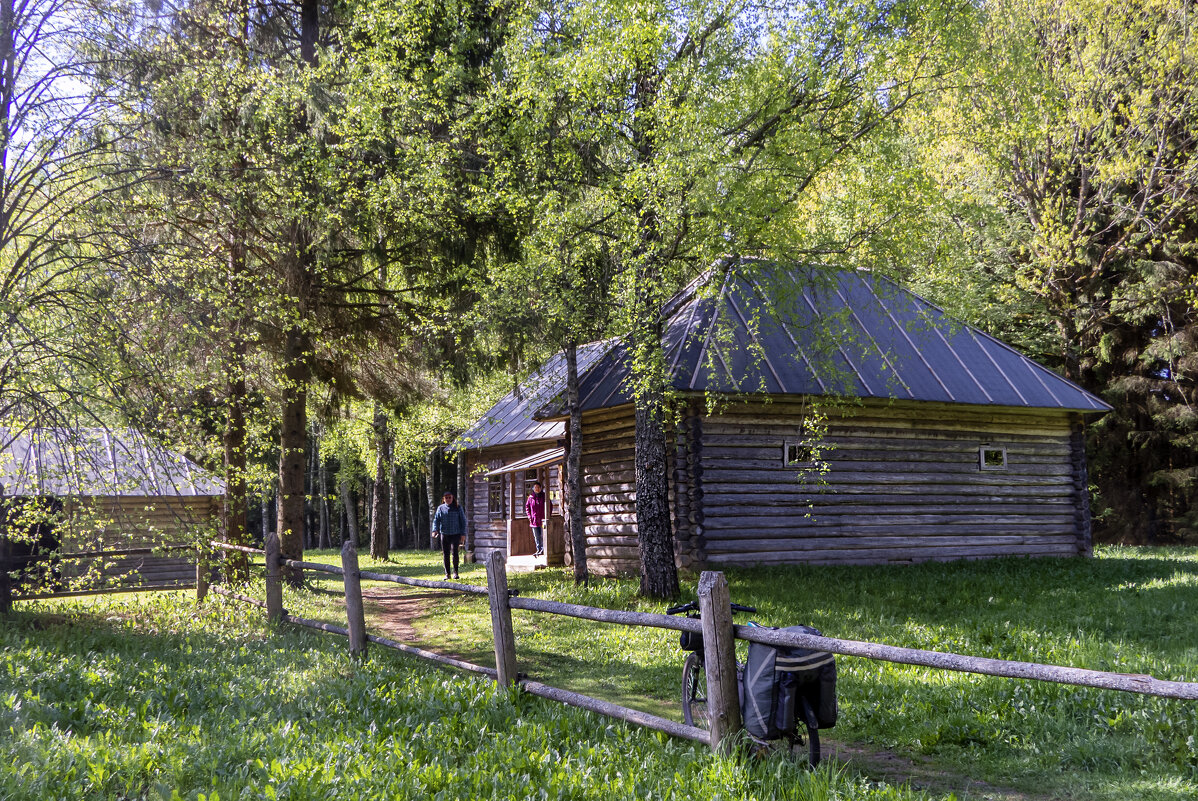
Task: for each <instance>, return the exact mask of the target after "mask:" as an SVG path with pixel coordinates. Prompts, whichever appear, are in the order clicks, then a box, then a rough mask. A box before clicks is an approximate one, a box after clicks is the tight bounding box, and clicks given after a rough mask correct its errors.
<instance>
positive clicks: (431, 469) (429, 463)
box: [424, 448, 437, 551]
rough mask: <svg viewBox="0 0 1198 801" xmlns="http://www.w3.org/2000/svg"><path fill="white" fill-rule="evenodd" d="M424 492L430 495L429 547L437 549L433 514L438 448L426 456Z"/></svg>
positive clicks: (435, 498)
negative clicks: (434, 540)
mask: <svg viewBox="0 0 1198 801" xmlns="http://www.w3.org/2000/svg"><path fill="white" fill-rule="evenodd" d="M424 492H425V494H426V495H427V496H428V547H429V549H430V550H434V551H435V550H437V543H435V542H433V516H434V515H436V514H437V449H436V448H433V449H432V450H431V451H429V452H428V455H427V456H425V457H424Z"/></svg>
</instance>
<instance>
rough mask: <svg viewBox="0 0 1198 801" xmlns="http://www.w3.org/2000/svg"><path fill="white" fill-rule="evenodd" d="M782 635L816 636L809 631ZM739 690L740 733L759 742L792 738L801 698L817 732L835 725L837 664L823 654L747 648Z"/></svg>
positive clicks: (795, 628)
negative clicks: (742, 725)
mask: <svg viewBox="0 0 1198 801" xmlns="http://www.w3.org/2000/svg"><path fill="white" fill-rule="evenodd" d="M782 631H792V632H798V633H802V634H815V635H819V634H820V632H819V630H818V629H813V628H811V627H810V626H790V627H788V628H785V629H782ZM740 689H741V710H742V713H743V716H744V721H745V728H746V729H748V730H749V734H751V735H753V736H754V737H757V738H758V739H761V740H775V739H778V738H779V737H782V736H784V735H787V734H790V733H792V732H793V731H794V726H795V715H796V714H799V715H800V716H801V715H802V713H801V711H800V710H801V709H802V705H801V704H800V702H799V698H800V697H803V698H806V699H807V702H808V703H809V704H810V705H811V708H812V710H814V712H815V717H816V720H815V723H816V724H817V725H816V728H820V729H830V728H832V727H833V726H835V725H836V658H835V657H834V656H833V655H832V654H830V653H828V652H827V651H813V650H811V649H809V648H775V647H773V646H771V645H764V644H762V643H757V642H752V643H749V658H748V660H746V661H745V672H744V676H743V678H742V680H741V688H740Z"/></svg>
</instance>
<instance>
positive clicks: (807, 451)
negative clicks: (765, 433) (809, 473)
mask: <svg viewBox="0 0 1198 801" xmlns="http://www.w3.org/2000/svg"><path fill="white" fill-rule="evenodd" d="M810 461H811V448H809V447H808V446H807V444H806V443H805V442H803V440H802V439H788V440H786V441H785V442H783V443H782V466H783V467H793V466H794V465H800V464H805V463H807V462H810Z"/></svg>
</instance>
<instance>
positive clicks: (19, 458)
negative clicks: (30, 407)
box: [0, 429, 225, 597]
mask: <svg viewBox="0 0 1198 801" xmlns="http://www.w3.org/2000/svg"><path fill="white" fill-rule="evenodd" d="M0 444H3V445H4V447H2V448H0V511H2V512H3V515H0V525H2V526H3V527H4V529H0V549H2V550H0V563H2V564H0V567H3V569H4V570H5V571H8V572H11V573H13V574H14V575H15V576H16V578H17V584H18V585H19V584H20V583H21V581H20V579H21V577H22V576H25V577H26V578H33V576H34V574H37V581H36V582H33V583H35V584H36V585H37V589H36V590H34V591H35V592H47V591H57V592H87V591H100V590H104V589H113V588H122V589H133V588H136V589H164V588H169V587H175V586H191V585H193V584H194V583H195V556H194V551H193V546H194V544H195V542H196V540H197V537H198V536H203V534H204V533H205V532H206V533H207V535H208V536H211V535H213V534H215V533H216V532H217V531H218V527H219V525H220V519H221V518H220V515H221V512H222V507H223V502H224V491H225V490H224V483H223V482H222V481H221V480H220V479H218V478H216V477H214V476H212V475H211V474H209V473H208V472H207V471H205V470H203V469H202V468H200V467H199V466H198V465H196V464H195V463H193V462H191V461H190V460H188V459H187V458H185V457H183V456H181V455H179V454H175V453H171V452H170V451H167V450H165V449H163V448H161V447H159V446H157V445H155V444H154V443H152V442H150V441H149V440H148V439H147V438H146V437H145V436H143V435H142V434H140V433H138V432H136V431H131V430H129V431H109V430H105V429H84V430H78V431H64V430H61V429H33V430H28V431H24V432H21V433H13V432H10V431H7V430H3V429H0ZM31 507H32V508H33V509H35V510H45V511H48V512H50V514H49V515H45V516H42V515H37V514H35V515H33V516H32V517H29V516H26V518H25V519H24V520H22V516H21V512H22V510H26V509H30V508H31ZM39 516H40V517H42V519H41V520H38V519H37V518H38V517H39ZM31 519H32V520H33V521H35V522H33V523H32V525H35V526H36V528H37V530H36V532H35V535H36V536H34V537H30V536H29V534H30V532H29V530H28V528H27V527H28V526H29V525H30V520H31ZM18 527H19V528H20V530H19V531H18V530H16V529H17V528H18ZM34 540H36V541H34ZM15 594H16V595H17V596H18V597H19V596H20V594H21V592H20V589H19V586H18V588H16V592H15Z"/></svg>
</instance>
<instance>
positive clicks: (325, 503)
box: [312, 438, 333, 548]
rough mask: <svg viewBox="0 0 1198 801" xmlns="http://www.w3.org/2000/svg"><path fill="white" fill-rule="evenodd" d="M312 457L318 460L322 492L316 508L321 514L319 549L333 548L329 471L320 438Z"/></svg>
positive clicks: (317, 474) (317, 466)
mask: <svg viewBox="0 0 1198 801" xmlns="http://www.w3.org/2000/svg"><path fill="white" fill-rule="evenodd" d="M312 456H313V458H314V459H315V460H316V476H317V483H318V485H319V490H320V503H319V505H318V506H317V507H316V508H317V510H318V511H319V512H320V539H319V547H321V548H332V547H333V542H332V536H331V535H332V532H331V531H330V530H329V471H328V468H327V466H326V465H325V462H324V459H321V458H320V439H319V438H318V439H317V440H316V450H315V451H313V454H312Z"/></svg>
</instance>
